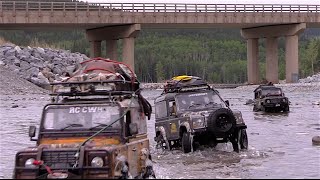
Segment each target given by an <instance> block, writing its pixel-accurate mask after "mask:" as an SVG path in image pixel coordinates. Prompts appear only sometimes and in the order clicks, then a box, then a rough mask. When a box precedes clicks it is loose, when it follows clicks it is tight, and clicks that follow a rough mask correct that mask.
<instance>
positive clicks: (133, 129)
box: [129, 123, 138, 135]
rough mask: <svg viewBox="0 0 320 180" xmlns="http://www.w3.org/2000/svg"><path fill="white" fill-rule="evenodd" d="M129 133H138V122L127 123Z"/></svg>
mask: <svg viewBox="0 0 320 180" xmlns="http://www.w3.org/2000/svg"><path fill="white" fill-rule="evenodd" d="M129 129H130V134H131V135H136V134H138V124H137V123H130V124H129Z"/></svg>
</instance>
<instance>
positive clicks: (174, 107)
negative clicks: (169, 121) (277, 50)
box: [169, 101, 177, 116]
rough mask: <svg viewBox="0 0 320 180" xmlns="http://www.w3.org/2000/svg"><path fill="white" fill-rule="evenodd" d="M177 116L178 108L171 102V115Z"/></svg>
mask: <svg viewBox="0 0 320 180" xmlns="http://www.w3.org/2000/svg"><path fill="white" fill-rule="evenodd" d="M176 114H177V106H176V102H175V101H169V115H170V116H175V115H176Z"/></svg>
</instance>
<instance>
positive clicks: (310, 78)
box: [299, 73, 320, 83]
mask: <svg viewBox="0 0 320 180" xmlns="http://www.w3.org/2000/svg"><path fill="white" fill-rule="evenodd" d="M299 82H300V83H313V82H320V73H318V74H315V75H313V76H308V77H307V78H304V79H299Z"/></svg>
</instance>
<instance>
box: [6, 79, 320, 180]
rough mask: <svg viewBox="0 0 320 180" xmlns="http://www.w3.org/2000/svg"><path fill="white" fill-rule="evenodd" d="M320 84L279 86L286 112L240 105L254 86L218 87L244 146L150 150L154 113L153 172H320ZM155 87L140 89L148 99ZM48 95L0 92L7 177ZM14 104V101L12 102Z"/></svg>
mask: <svg viewBox="0 0 320 180" xmlns="http://www.w3.org/2000/svg"><path fill="white" fill-rule="evenodd" d="M319 87H320V85H319V84H317V85H311V86H308V87H303V88H300V87H298V88H296V87H291V86H285V87H284V88H283V90H284V92H285V94H286V96H287V97H288V98H289V100H290V102H291V104H290V113H288V114H281V113H271V114H270V113H269V114H266V113H262V112H253V111H252V106H251V105H245V103H246V101H247V100H248V99H252V98H253V90H254V86H246V87H240V88H236V89H219V91H220V94H221V96H222V97H223V98H224V99H225V100H229V101H230V104H231V108H232V109H238V110H240V111H241V112H242V115H243V118H244V120H245V122H246V124H247V126H248V129H247V133H248V139H249V149H248V150H247V151H242V152H240V153H235V152H233V151H232V145H231V144H230V143H223V144H218V145H217V146H216V147H215V148H200V149H199V150H197V151H195V152H192V153H188V154H183V153H182V152H181V151H180V150H173V151H170V152H169V151H162V150H156V149H155V148H154V147H155V142H154V140H153V137H154V134H155V132H154V114H153V116H152V119H151V120H149V121H148V133H149V138H150V148H151V152H152V158H153V161H154V169H155V173H156V176H157V177H158V178H166V179H171V178H176V179H185V178H197V179H198V178H211V179H212V178H249V179H252V178H315V179H319V178H320V146H313V145H312V141H311V140H312V137H313V136H316V135H320V106H319V105H317V104H318V103H319V102H320V90H319V89H320V88H319ZM160 93H161V90H144V91H143V94H144V96H145V97H146V98H147V99H148V100H149V101H150V102H151V104H153V100H154V98H155V97H156V96H158V95H160ZM48 101H49V97H47V96H43V95H30V96H21V95H6V96H4V95H0V121H1V125H0V128H1V137H0V138H1V140H0V142H1V144H0V160H1V161H0V178H11V177H12V170H13V166H14V156H15V154H16V152H17V151H18V150H20V149H23V148H24V147H27V146H32V145H34V142H31V141H29V137H28V127H29V126H30V125H36V126H38V125H39V119H40V115H41V111H42V107H43V106H44V105H45V104H46V103H47V102H48ZM14 105H18V107H16V108H13V107H14Z"/></svg>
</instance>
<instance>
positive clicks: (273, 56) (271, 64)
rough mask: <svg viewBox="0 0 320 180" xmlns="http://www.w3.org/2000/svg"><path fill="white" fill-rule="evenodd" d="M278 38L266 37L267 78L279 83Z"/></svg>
mask: <svg viewBox="0 0 320 180" xmlns="http://www.w3.org/2000/svg"><path fill="white" fill-rule="evenodd" d="M278 69H279V65H278V38H276V37H268V38H266V80H267V81H268V82H272V83H279V75H278V72H279V70H278Z"/></svg>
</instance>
